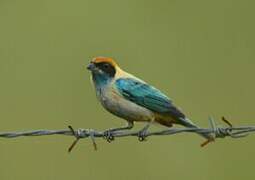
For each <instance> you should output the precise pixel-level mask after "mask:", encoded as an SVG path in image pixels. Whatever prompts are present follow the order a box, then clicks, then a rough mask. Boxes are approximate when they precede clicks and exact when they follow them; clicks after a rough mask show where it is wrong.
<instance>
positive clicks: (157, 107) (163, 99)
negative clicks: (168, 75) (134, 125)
mask: <svg viewBox="0 0 255 180" xmlns="http://www.w3.org/2000/svg"><path fill="white" fill-rule="evenodd" d="M115 86H116V88H117V89H118V91H119V92H120V94H121V95H122V96H123V97H124V98H126V99H128V100H130V101H132V102H134V103H136V104H138V105H140V106H143V107H145V108H147V109H150V110H151V111H153V112H157V113H163V114H169V115H171V116H173V117H175V118H180V117H181V118H184V117H185V116H184V114H183V113H182V112H180V110H178V109H177V108H176V107H175V106H174V105H173V103H172V101H171V100H170V99H169V98H168V97H167V96H166V95H164V94H163V93H162V92H160V91H159V90H158V89H156V88H154V87H153V86H150V85H148V84H146V83H144V82H141V81H138V80H136V79H132V78H120V79H118V80H116V82H115Z"/></svg>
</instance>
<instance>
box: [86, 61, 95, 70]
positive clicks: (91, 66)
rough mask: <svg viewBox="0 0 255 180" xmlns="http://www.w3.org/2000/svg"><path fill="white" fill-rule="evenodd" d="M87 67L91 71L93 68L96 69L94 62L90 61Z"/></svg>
mask: <svg viewBox="0 0 255 180" xmlns="http://www.w3.org/2000/svg"><path fill="white" fill-rule="evenodd" d="M87 69H88V70H90V71H93V69H95V64H94V63H89V65H88V66H87Z"/></svg>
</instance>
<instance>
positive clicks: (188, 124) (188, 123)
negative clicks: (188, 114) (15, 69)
mask: <svg viewBox="0 0 255 180" xmlns="http://www.w3.org/2000/svg"><path fill="white" fill-rule="evenodd" d="M179 120H180V124H181V125H183V126H185V127H189V128H199V126H197V125H196V124H194V123H193V122H192V121H191V120H190V119H188V118H179ZM198 134H199V135H200V136H202V137H204V138H205V139H207V140H209V141H211V140H213V136H212V135H211V134H208V133H198Z"/></svg>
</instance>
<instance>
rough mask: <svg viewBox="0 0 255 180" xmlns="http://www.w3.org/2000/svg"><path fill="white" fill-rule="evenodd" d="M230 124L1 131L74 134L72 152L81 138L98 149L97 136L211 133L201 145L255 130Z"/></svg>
mask: <svg viewBox="0 0 255 180" xmlns="http://www.w3.org/2000/svg"><path fill="white" fill-rule="evenodd" d="M222 120H223V122H225V123H226V124H227V125H228V126H227V127H221V126H217V125H216V123H215V121H214V119H213V118H209V123H210V128H168V129H165V130H160V131H151V132H150V131H148V129H149V127H150V125H151V123H148V124H147V125H146V126H145V127H144V128H143V129H142V130H140V131H127V130H125V131H115V132H111V134H110V136H109V130H106V131H96V130H94V129H77V130H74V129H73V128H72V126H68V128H69V129H66V130H32V131H22V132H2V133H1V132H0V138H17V137H22V136H32V137H34V136H46V135H66V136H74V137H75V138H76V139H75V141H74V142H73V143H72V145H71V146H70V147H69V148H68V151H69V152H71V151H72V149H73V148H74V146H75V145H76V144H77V142H78V141H79V140H80V139H83V138H90V139H91V140H92V143H93V146H94V149H95V150H97V144H96V141H95V138H105V139H106V140H107V141H108V142H111V141H113V140H114V139H115V138H120V137H127V136H136V137H138V139H139V141H144V140H146V137H149V136H162V135H174V134H179V133H184V132H186V133H198V134H211V135H212V137H213V139H210V140H207V141H206V142H204V143H202V144H201V146H205V145H206V144H208V143H210V142H212V141H214V140H215V139H216V138H225V137H231V138H242V137H246V136H247V135H249V133H251V132H255V126H240V127H233V126H232V124H231V123H230V122H229V121H227V120H226V119H225V118H224V117H223V118H222Z"/></svg>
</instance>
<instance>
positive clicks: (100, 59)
mask: <svg viewBox="0 0 255 180" xmlns="http://www.w3.org/2000/svg"><path fill="white" fill-rule="evenodd" d="M91 62H92V63H95V64H96V63H102V62H106V63H109V64H111V65H112V66H113V67H118V64H117V63H116V62H115V61H114V60H113V59H112V58H109V57H95V58H93V60H92V61H91Z"/></svg>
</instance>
